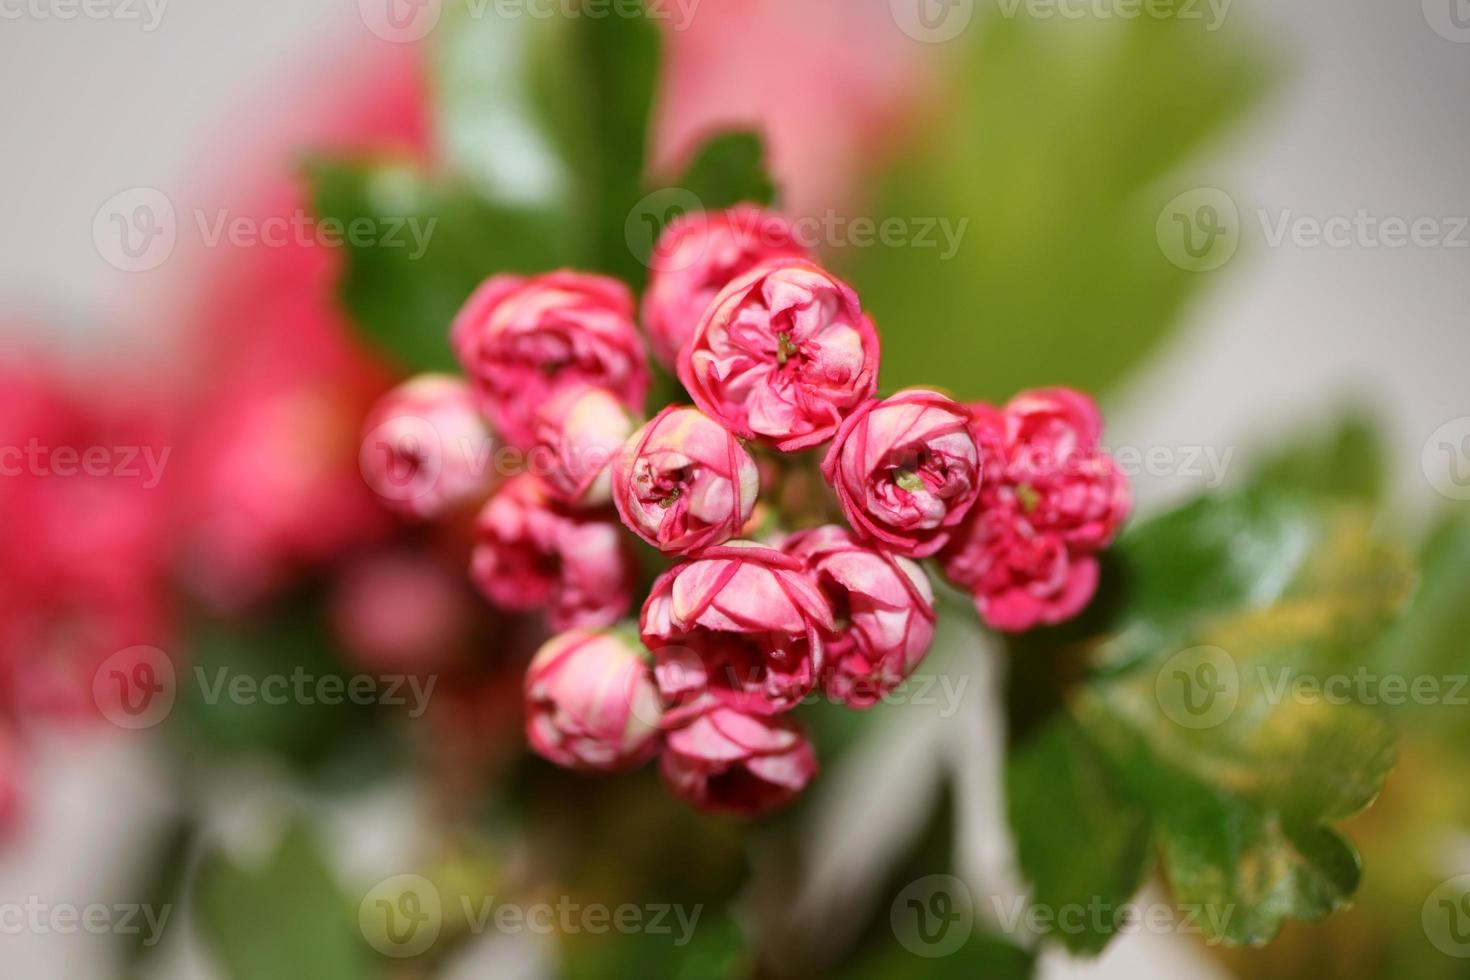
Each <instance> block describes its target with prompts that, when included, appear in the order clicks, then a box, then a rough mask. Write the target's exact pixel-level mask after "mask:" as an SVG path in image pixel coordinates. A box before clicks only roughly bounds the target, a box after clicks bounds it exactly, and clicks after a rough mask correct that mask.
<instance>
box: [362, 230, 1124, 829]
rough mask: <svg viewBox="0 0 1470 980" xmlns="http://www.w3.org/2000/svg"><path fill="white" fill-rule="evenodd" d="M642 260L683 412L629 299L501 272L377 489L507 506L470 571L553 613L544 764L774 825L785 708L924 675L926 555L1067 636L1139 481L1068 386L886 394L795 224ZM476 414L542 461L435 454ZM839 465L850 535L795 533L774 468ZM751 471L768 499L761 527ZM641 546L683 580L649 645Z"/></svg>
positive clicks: (845, 292)
mask: <svg viewBox="0 0 1470 980" xmlns="http://www.w3.org/2000/svg"><path fill="white" fill-rule="evenodd" d="M650 264H651V271H652V278H651V282H650V285H649V288H648V292H647V294H646V295H645V297H644V301H643V311H642V313H643V316H642V320H643V324H644V327H645V329H646V330H647V333H648V336H649V338H650V340H651V342H652V346H653V349H654V352H655V353H656V355H657V356H658V358H659V359H660V360H661V361H663V362H664V363H665V364H667V365H671V366H673V367H674V369H675V370H676V372H677V374H678V377H679V379H680V380H681V381H682V382H683V384H684V387H685V388H686V389H687V390H688V392H689V394H690V396H691V397H692V399H693V401H694V405H692V406H691V405H677V404H676V405H669V406H666V407H663V408H662V410H660V411H658V413H657V414H655V415H654V416H653V417H652V418H651V419H649V420H648V421H647V422H641V421H640V420H641V418H643V417H644V416H643V413H644V410H645V405H644V400H645V396H646V394H647V392H648V389H649V385H650V372H649V368H648V364H647V362H646V358H645V354H644V342H643V338H642V336H641V335H640V333H639V330H638V328H637V326H636V324H635V321H634V313H635V310H634V301H633V297H632V296H631V295H630V294H629V292H628V290H627V289H626V287H624V286H623V285H622V284H621V283H618V282H616V281H614V280H611V279H608V278H606V277H603V276H599V275H592V274H586V273H578V272H572V271H560V272H554V273H550V274H547V275H541V276H532V277H519V276H506V275H501V276H495V277H493V278H491V279H490V280H489V281H488V282H486V283H485V284H484V285H483V286H481V287H480V289H479V290H478V291H476V293H475V294H474V296H472V297H471V298H470V300H469V302H468V303H467V304H466V306H465V307H464V309H463V310H462V311H461V312H460V314H459V315H458V317H457V318H456V320H455V323H454V325H453V329H452V332H451V335H452V340H453V345H454V348H455V350H456V352H457V353H458V356H459V360H460V362H461V365H462V366H463V368H464V371H465V374H466V377H467V383H466V384H464V385H459V384H457V383H454V382H452V381H449V380H447V379H434V380H433V381H432V382H430V381H425V380H419V381H414V382H410V383H409V385H408V386H406V387H405V388H404V389H400V390H399V391H398V392H395V393H393V394H391V395H389V396H388V398H387V400H386V402H385V407H380V409H379V410H378V411H377V412H375V413H374V415H373V418H372V420H371V424H373V425H375V426H378V427H379V430H380V431H381V427H383V426H385V425H388V426H389V427H390V431H396V430H393V425H394V424H396V425H397V427H398V428H400V429H401V428H404V423H403V422H402V420H401V419H400V421H399V422H398V423H393V422H392V420H393V419H395V418H397V417H398V416H401V415H405V414H406V415H409V416H411V417H412V420H413V421H415V422H418V423H425V425H424V427H423V431H424V432H425V433H427V436H426V437H425V438H423V439H420V440H418V441H417V443H416V445H418V446H419V448H420V449H422V448H423V447H424V446H428V447H429V448H430V449H432V450H433V452H432V454H431V455H432V457H433V458H432V459H424V458H417V457H415V456H414V455H413V453H412V452H410V453H407V454H399V457H401V458H395V457H394V454H392V453H385V454H384V455H383V457H382V462H381V466H382V470H381V471H377V473H376V475H377V476H379V477H383V478H386V472H387V468H388V467H389V466H391V465H395V464H396V465H397V466H398V470H399V478H400V479H401V480H404V481H406V482H407V484H408V485H415V486H416V485H417V484H415V481H419V482H420V483H424V485H423V486H417V490H416V491H415V493H413V494H412V503H411V504H406V505H405V506H404V507H403V508H402V509H404V510H406V511H408V512H410V513H413V514H416V515H419V516H433V515H434V514H436V513H443V512H445V511H447V510H448V509H450V508H451V507H452V506H453V505H455V504H456V503H459V502H463V501H465V500H467V499H472V498H474V497H475V495H476V493H477V492H481V493H483V492H484V491H485V490H486V488H493V489H490V491H489V492H490V497H489V500H488V502H487V503H486V504H485V505H484V507H483V509H482V510H481V512H480V516H479V518H478V520H477V521H476V524H475V529H476V531H475V533H476V546H475V551H474V556H473V561H472V569H471V571H472V577H473V579H474V581H475V582H476V584H477V585H478V586H479V588H480V589H481V591H482V592H483V593H484V594H485V595H486V596H487V597H488V598H489V599H490V600H491V601H492V602H493V603H495V604H496V605H498V606H500V607H502V608H504V609H508V610H513V611H521V612H528V611H532V610H544V611H545V613H546V614H547V617H548V620H549V622H550V624H551V625H552V627H553V628H554V629H557V630H562V631H564V632H562V633H560V635H557V636H555V637H553V638H552V639H551V640H550V641H549V642H547V643H546V645H545V646H544V647H543V648H542V649H541V651H540V652H539V653H538V654H537V655H536V657H535V658H534V660H533V661H532V664H531V666H530V669H529V671H528V673H527V677H526V686H525V696H526V703H527V732H528V737H529V740H530V742H531V744H532V746H533V747H534V748H535V749H536V750H537V751H538V752H539V753H540V754H542V755H543V756H545V757H546V758H548V759H550V760H551V761H553V762H555V763H557V764H560V765H563V766H569V767H574V768H579V769H591V770H617V769H623V768H627V767H630V766H635V765H638V764H641V763H642V762H644V761H646V760H647V759H649V758H650V757H652V756H654V755H658V756H659V757H660V768H661V771H662V773H663V776H664V779H665V782H666V784H667V785H668V787H669V788H670V789H671V790H672V791H673V792H674V793H675V794H677V795H678V796H680V797H682V798H684V799H686V800H688V801H690V802H692V803H693V804H695V805H696V806H699V807H701V808H704V809H708V810H713V811H722V812H729V813H737V814H747V815H748V814H758V813H762V812H765V811H767V810H769V809H771V808H773V807H776V806H778V805H781V804H783V803H785V802H788V801H789V800H791V799H792V798H793V797H794V796H795V795H796V794H797V793H799V792H800V791H801V790H802V788H803V787H804V786H805V785H806V784H807V783H808V782H809V781H810V780H811V778H812V776H813V775H814V773H815V771H816V756H815V754H814V752H813V750H812V746H811V744H810V743H809V742H808V740H807V738H806V736H805V735H804V734H803V733H802V731H801V729H800V727H799V726H798V725H797V724H796V723H795V722H794V721H793V720H792V719H791V718H790V716H789V714H788V713H789V712H790V711H791V710H792V709H794V708H795V707H797V706H798V705H799V704H801V703H802V702H804V701H806V700H808V699H810V698H812V697H816V696H826V697H827V698H829V699H831V700H834V701H837V702H839V703H842V704H846V705H848V706H850V707H854V708H866V707H870V706H872V705H874V704H876V703H877V702H879V701H880V700H882V699H883V698H884V697H885V696H887V695H889V694H891V693H892V692H893V691H894V690H895V689H896V688H897V687H898V686H899V685H900V684H902V683H903V681H904V680H905V678H907V677H908V676H909V675H910V674H911V673H912V672H913V671H914V669H915V668H916V667H917V666H918V664H919V663H920V662H921V661H922V660H923V658H924V656H925V655H926V654H927V652H928V650H929V647H930V645H931V643H932V641H933V638H934V623H935V609H934V593H933V589H932V587H931V585H930V582H929V579H928V578H927V576H926V574H925V572H924V570H923V569H922V568H921V566H920V565H919V564H918V563H917V562H918V560H920V559H925V558H931V557H933V558H935V559H936V560H937V562H938V564H939V566H940V567H941V568H942V569H943V570H944V571H945V573H946V574H947V575H948V577H949V578H950V579H951V580H952V581H953V582H955V583H956V584H958V585H961V586H964V587H965V588H967V589H969V590H970V591H971V592H973V594H974V595H975V598H976V604H977V606H978V608H979V610H980V612H981V614H982V615H983V616H984V618H985V619H986V621H987V622H989V623H990V624H991V625H992V626H995V627H997V628H1000V629H1007V630H1021V629H1027V628H1030V627H1032V626H1035V625H1038V624H1041V623H1053V622H1058V621H1060V620H1062V619H1065V618H1067V617H1068V616H1071V615H1073V614H1075V613H1076V612H1077V611H1078V610H1080V609H1081V608H1082V606H1083V605H1084V604H1085V603H1086V601H1087V599H1088V598H1089V597H1090V596H1091V594H1092V592H1093V591H1094V589H1095V588H1096V585H1097V578H1098V575H1097V569H1098V565H1097V560H1096V558H1095V557H1094V555H1095V553H1096V552H1097V551H1098V550H1099V549H1101V548H1102V547H1104V546H1106V545H1107V544H1108V543H1109V541H1110V540H1111V539H1112V537H1113V535H1114V534H1115V532H1116V530H1117V528H1118V526H1119V524H1120V523H1121V522H1122V519H1123V517H1124V516H1125V513H1126V511H1127V487H1126V484H1125V483H1124V481H1123V480H1122V478H1121V476H1120V475H1119V473H1118V471H1117V469H1116V468H1115V467H1114V466H1113V465H1112V463H1111V461H1110V460H1109V459H1108V457H1107V456H1106V455H1105V454H1103V453H1102V452H1101V451H1100V450H1099V448H1098V436H1099V428H1100V420H1099V416H1098V413H1097V411H1096V408H1095V407H1094V406H1093V404H1092V402H1091V401H1090V400H1089V399H1087V398H1086V397H1085V396H1083V395H1080V394H1077V393H1075V392H1070V391H1065V390H1061V389H1057V390H1050V391H1041V392H1033V393H1029V394H1025V395H1022V396H1020V397H1018V398H1017V399H1016V400H1015V401H1013V402H1012V403H1011V404H1010V405H1009V406H1007V407H1006V408H1005V409H1004V410H999V409H993V408H990V407H988V406H983V405H976V406H965V405H961V404H959V403H958V402H956V401H954V400H953V399H952V398H950V397H948V396H947V395H945V394H943V393H941V392H939V391H934V390H930V389H925V388H911V389H907V390H904V391H900V392H898V393H897V394H894V395H892V396H890V397H888V398H885V399H882V400H879V399H877V398H876V397H875V392H876V389H877V379H878V360H879V343H878V334H877V330H876V329H875V327H874V325H873V321H872V319H871V318H870V317H869V316H868V314H867V313H866V312H865V311H864V309H863V307H862V304H861V303H860V301H859V299H858V296H857V293H856V292H855V291H854V290H853V289H852V288H851V287H850V286H848V285H847V284H846V283H844V282H842V281H841V280H839V279H837V278H835V277H834V276H832V275H831V274H830V273H828V272H827V271H826V270H825V269H823V268H822V267H821V266H820V265H818V264H816V263H815V262H814V261H813V260H812V259H811V257H810V256H808V255H807V254H806V253H805V251H804V250H803V249H802V248H800V247H799V246H798V245H797V244H796V242H795V239H794V237H793V236H792V235H791V234H790V233H789V226H788V225H787V224H786V223H785V221H784V219H782V218H781V217H779V216H778V215H774V214H770V213H767V212H763V211H760V210H758V209H755V208H752V207H748V206H742V207H740V208H736V209H733V210H731V211H729V212H725V213H722V214H701V215H691V216H686V217H685V218H683V219H680V220H679V221H676V222H674V223H673V224H672V225H670V227H669V228H668V229H667V230H666V232H665V234H664V237H663V239H662V240H661V241H660V242H659V244H658V247H657V248H656V249H655V253H654V257H653V260H652V262H651V263H650ZM436 393H437V395H438V397H439V399H440V401H441V404H439V405H426V404H424V397H425V395H426V394H427V395H429V396H430V400H431V401H432V400H433V396H434V395H435V394H436ZM481 416H483V418H484V419H485V420H486V421H487V422H488V427H489V429H490V430H492V431H493V433H494V436H495V438H496V439H497V440H498V441H499V442H500V444H502V446H504V447H508V448H509V449H511V450H513V451H514V453H523V454H525V455H524V457H521V456H519V455H516V456H513V458H516V459H520V458H524V459H525V460H527V461H528V462H529V463H531V464H535V463H537V462H538V461H539V464H540V465H539V466H537V465H529V466H528V470H529V471H526V472H516V473H515V474H513V475H510V474H492V473H490V472H489V470H488V469H482V471H481V472H479V473H471V472H469V470H470V468H471V467H472V466H473V465H474V463H475V461H476V460H477V459H479V460H481V461H482V462H483V459H484V454H477V453H473V452H466V451H460V450H459V449H451V448H449V447H446V446H444V445H443V442H444V438H443V437H445V436H447V435H453V436H454V438H455V439H457V440H460V441H464V440H470V441H474V439H473V433H474V432H475V431H476V427H477V426H478V425H479V421H478V419H479V417H481ZM436 420H437V421H436ZM410 428H411V427H410ZM485 439H486V441H488V439H489V435H488V433H487V434H486V436H485ZM451 441H452V440H451ZM823 445H825V446H826V448H825V450H824V451H823V453H822V455H821V459H820V468H819V471H820V474H821V476H822V478H823V479H824V480H825V483H826V484H827V485H829V486H830V488H831V491H832V498H831V499H832V502H833V503H834V504H835V508H836V510H837V511H840V513H841V514H842V516H843V517H845V518H846V522H847V525H848V526H847V527H843V526H840V525H837V524H826V525H824V526H820V527H815V528H809V529H806V530H800V531H796V532H795V533H788V532H787V531H786V530H785V529H783V528H782V527H781V518H782V516H783V515H782V514H781V512H780V503H779V502H780V501H781V500H782V499H783V495H782V493H781V492H780V491H781V488H780V487H776V488H772V487H771V486H769V484H770V482H771V475H772V474H775V475H776V478H777V479H778V480H779V478H780V475H781V474H783V473H785V472H788V471H789V468H790V467H795V466H799V465H801V464H800V460H799V459H797V460H789V461H788V462H779V463H778V461H779V460H780V459H781V457H780V456H779V455H777V454H794V453H798V452H801V451H803V450H810V449H814V448H816V447H819V446H823ZM496 458H497V459H498V458H500V456H499V454H498V453H497V454H496ZM758 458H760V459H761V462H759V463H758ZM813 462H815V460H814V461H813ZM374 465H375V464H374V462H373V460H372V459H369V458H367V457H365V458H364V467H365V468H367V469H371V468H372V467H373V466H374ZM811 471H812V472H816V467H815V466H812V467H811ZM424 474H432V479H427V480H425V479H422V478H423V477H424ZM762 474H766V477H767V479H766V482H767V484H768V485H767V486H766V487H765V488H764V489H765V490H766V491H770V490H772V489H775V490H777V492H776V493H774V494H772V495H771V499H773V500H775V501H777V504H776V505H775V506H769V505H762V506H759V507H758V506H757V496H758V494H760V493H761V492H762V490H763V488H762ZM373 476H374V473H373V472H370V473H369V477H370V479H372V478H373ZM500 476H507V477H508V478H506V479H499V478H498V477H500ZM626 531H631V532H632V535H634V536H636V538H638V539H641V540H642V541H643V542H645V543H647V544H648V545H650V546H651V547H652V548H653V549H656V550H657V552H659V553H661V554H662V555H664V556H668V557H669V558H672V559H675V564H673V565H672V567H668V568H667V569H666V570H665V571H663V572H662V574H659V575H658V576H657V578H656V579H655V580H654V581H653V582H652V585H651V587H650V588H649V590H648V593H647V597H646V599H645V600H644V601H643V603H642V607H641V612H640V614H639V617H638V621H637V626H636V630H635V629H634V628H633V626H632V624H631V623H628V624H620V623H621V621H622V620H623V619H624V617H626V616H627V615H628V614H629V613H630V612H631V610H632V604H633V598H634V596H635V594H636V592H637V591H638V584H639V582H640V565H639V562H638V560H637V553H636V550H635V548H634V547H633V546H634V545H635V541H634V538H633V537H632V536H630V535H628V534H627V533H625V532H626ZM650 554H652V553H651V552H650ZM644 581H646V580H644Z"/></svg>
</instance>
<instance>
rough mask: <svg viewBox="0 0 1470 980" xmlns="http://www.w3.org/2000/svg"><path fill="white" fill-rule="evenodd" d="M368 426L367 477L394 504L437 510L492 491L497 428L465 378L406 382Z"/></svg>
mask: <svg viewBox="0 0 1470 980" xmlns="http://www.w3.org/2000/svg"><path fill="white" fill-rule="evenodd" d="M363 432H364V436H363V444H362V454H361V463H362V473H363V477H364V478H365V479H366V480H367V482H368V486H370V487H372V488H373V490H374V491H375V492H376V493H377V494H378V496H379V498H381V500H382V501H383V504H384V506H386V507H388V508H389V509H391V510H395V511H398V512H399V513H403V514H408V515H411V516H414V517H420V518H433V517H438V516H440V515H442V514H444V513H446V512H448V511H450V510H452V509H453V508H454V507H456V506H458V505H460V504H463V503H467V502H470V501H473V500H476V499H478V498H481V497H483V496H484V495H485V494H486V493H488V492H489V489H490V482H491V476H492V474H491V472H490V465H489V461H490V456H491V445H490V430H489V429H488V428H487V427H486V425H485V422H484V420H483V419H481V417H480V413H479V410H478V409H476V408H475V403H474V399H473V397H472V396H471V394H470V390H469V388H468V387H467V386H466V385H465V384H464V383H463V382H462V381H460V380H459V379H458V378H453V377H450V376H449V375H444V374H423V375H419V376H418V377H416V378H413V379H412V380H410V381H406V382H404V383H403V384H402V385H400V386H399V387H397V388H395V389H393V390H392V391H390V392H389V393H388V394H386V395H384V396H383V397H382V398H381V399H380V400H379V401H378V403H377V405H375V406H374V407H373V410H372V413H371V414H370V415H369V416H368V418H367V421H366V422H365V423H364V425H363Z"/></svg>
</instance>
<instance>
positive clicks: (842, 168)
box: [654, 0, 956, 214]
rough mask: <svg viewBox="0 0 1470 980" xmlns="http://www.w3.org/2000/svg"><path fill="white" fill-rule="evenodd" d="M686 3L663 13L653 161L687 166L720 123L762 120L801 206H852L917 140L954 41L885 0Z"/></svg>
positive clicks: (786, 194) (776, 166)
mask: <svg viewBox="0 0 1470 980" xmlns="http://www.w3.org/2000/svg"><path fill="white" fill-rule="evenodd" d="M687 9H688V10H689V12H690V14H691V16H690V17H689V18H688V23H682V22H681V21H680V20H679V19H678V18H677V17H669V18H666V19H664V20H662V21H661V23H662V24H663V25H664V26H665V28H667V30H666V34H665V39H666V42H667V43H666V60H667V64H666V67H665V69H664V82H663V86H662V89H661V91H660V93H659V100H658V102H659V105H658V108H657V114H656V116H655V123H656V125H655V133H654V136H655V138H654V147H655V152H656V163H657V168H658V170H659V171H660V172H662V173H679V172H681V171H682V170H683V168H684V166H685V164H687V161H688V157H689V156H690V154H691V153H692V151H693V150H694V149H695V148H697V147H698V146H699V145H700V144H701V143H703V141H704V140H705V139H706V138H707V137H708V136H709V135H710V134H711V133H713V132H718V131H720V130H722V129H729V128H731V127H732V126H736V127H742V128H750V129H756V130H759V131H760V133H761V136H762V137H763V139H764V140H765V142H766V145H767V150H768V152H767V156H768V160H767V163H768V164H769V166H770V168H771V173H772V175H773V176H774V177H775V178H776V183H777V184H779V185H780V187H781V197H782V199H783V201H787V202H789V203H790V205H791V209H792V212H793V213H795V214H822V213H823V212H824V211H826V210H827V209H828V208H833V207H835V208H837V209H838V210H842V211H846V212H847V213H851V208H852V207H853V205H854V204H855V203H856V201H857V199H858V197H859V195H860V192H861V190H862V189H863V188H865V187H869V186H871V175H872V174H877V173H882V172H884V169H885V167H886V165H887V162H888V161H889V160H890V159H891V158H892V157H893V156H894V155H901V154H903V153H904V152H905V151H906V150H907V149H908V148H909V147H911V146H912V143H913V139H912V137H913V136H914V135H917V134H916V131H917V130H918V129H919V126H918V124H919V123H921V122H922V120H923V119H924V118H925V116H926V115H928V113H927V112H926V110H927V109H928V108H929V107H930V106H931V104H933V103H934V102H935V99H933V98H932V96H934V95H935V94H937V93H938V92H939V91H942V90H941V85H940V82H941V80H942V79H943V78H944V77H945V76H946V74H947V73H946V71H945V67H946V64H947V63H948V62H949V61H950V60H951V59H952V57H953V55H954V54H955V53H956V52H953V51H950V50H948V49H950V48H952V47H954V46H953V45H933V44H925V43H922V42H920V41H916V40H914V39H913V38H910V37H909V36H908V35H906V34H905V33H904V32H903V31H901V30H895V29H894V19H893V18H894V15H893V12H892V11H891V10H890V2H889V0H801V2H800V3H792V2H791V0H737V2H734V3H705V4H700V5H699V6H698V8H697V13H695V11H696V7H695V6H694V5H692V4H691V5H689V7H688V8H687ZM932 9H933V10H935V11H939V10H940V9H941V8H940V5H939V4H938V3H935V4H934V5H933V8H932ZM814 38H822V39H823V41H822V43H816V42H814V40H813V39H814Z"/></svg>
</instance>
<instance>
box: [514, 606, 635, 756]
mask: <svg viewBox="0 0 1470 980" xmlns="http://www.w3.org/2000/svg"><path fill="white" fill-rule="evenodd" d="M647 657H648V654H647V652H646V651H645V650H643V648H642V647H640V646H638V644H637V641H636V640H634V639H633V638H631V637H624V636H623V635H621V634H619V633H615V632H605V631H597V630H571V631H569V632H566V633H562V634H561V635H560V636H557V637H554V638H552V639H551V640H549V641H548V642H547V643H546V645H545V646H543V647H542V648H541V649H540V650H539V651H537V653H536V656H535V657H534V658H533V659H532V660H531V666H530V667H529V668H528V669H527V670H526V738H527V739H528V740H529V741H530V743H531V747H532V748H534V749H535V750H536V751H537V752H538V753H539V754H541V755H542V756H544V757H545V758H547V759H549V760H551V761H552V762H554V763H556V764H557V765H559V766H565V767H567V768H568V769H599V770H607V771H613V770H619V769H629V768H632V767H633V766H636V765H639V764H640V763H642V762H644V761H646V760H647V759H648V758H649V757H650V756H652V755H653V753H654V752H655V751H657V749H658V733H659V722H660V718H661V714H662V709H661V708H660V707H659V697H658V688H656V687H655V686H654V683H653V671H652V670H651V669H650V667H649V663H648V660H647Z"/></svg>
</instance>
